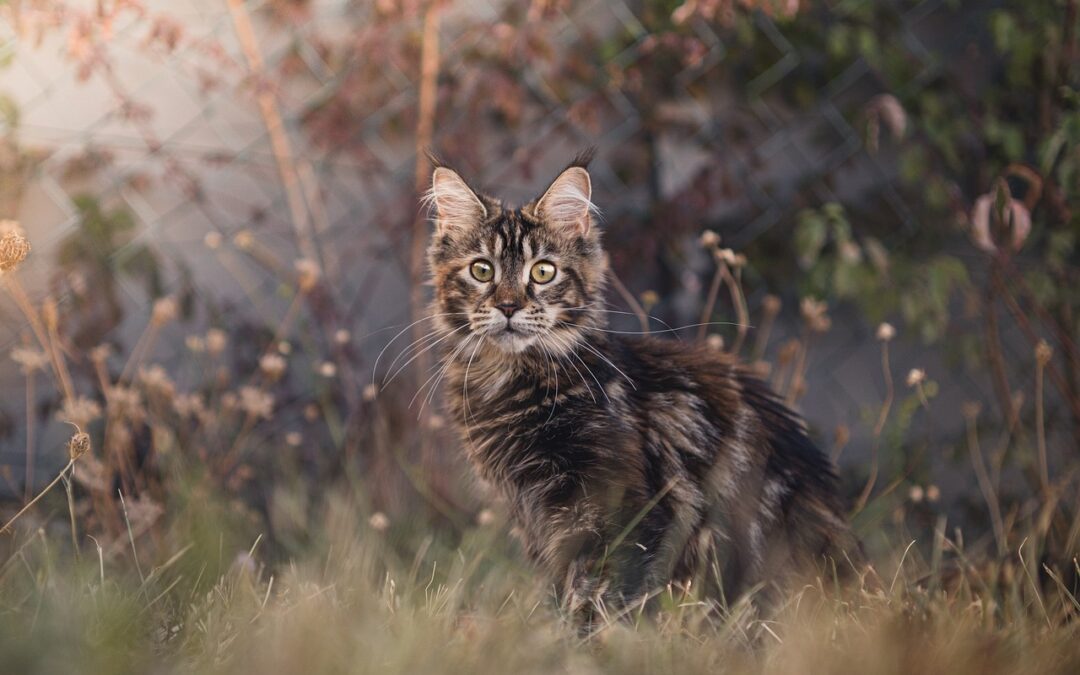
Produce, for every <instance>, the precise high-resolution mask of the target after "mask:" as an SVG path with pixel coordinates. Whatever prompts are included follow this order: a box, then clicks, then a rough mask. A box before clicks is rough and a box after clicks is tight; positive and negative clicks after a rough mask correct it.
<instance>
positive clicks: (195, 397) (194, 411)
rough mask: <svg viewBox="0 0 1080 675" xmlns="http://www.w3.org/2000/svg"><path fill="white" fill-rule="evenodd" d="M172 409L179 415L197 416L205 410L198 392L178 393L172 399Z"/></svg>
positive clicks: (185, 416)
mask: <svg viewBox="0 0 1080 675" xmlns="http://www.w3.org/2000/svg"><path fill="white" fill-rule="evenodd" d="M173 410H175V411H176V414H177V415H179V416H180V417H184V418H187V417H197V416H200V415H202V414H203V412H205V410H206V404H205V403H203V398H202V396H201V395H199V394H179V395H177V396H176V397H175V398H174V399H173Z"/></svg>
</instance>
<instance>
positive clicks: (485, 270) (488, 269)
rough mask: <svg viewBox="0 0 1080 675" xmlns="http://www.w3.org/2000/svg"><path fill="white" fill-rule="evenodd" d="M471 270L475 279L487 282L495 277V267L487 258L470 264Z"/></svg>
mask: <svg viewBox="0 0 1080 675" xmlns="http://www.w3.org/2000/svg"><path fill="white" fill-rule="evenodd" d="M469 272H470V273H472V275H473V279H476V280H477V281H483V282H485V283H486V282H488V281H491V280H492V279H494V278H495V268H494V267H493V266H492V265H491V263H489V262H488V261H486V260H477V261H476V262H474V263H473V264H471V265H469Z"/></svg>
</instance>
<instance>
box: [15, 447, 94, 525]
mask: <svg viewBox="0 0 1080 675" xmlns="http://www.w3.org/2000/svg"><path fill="white" fill-rule="evenodd" d="M73 466H75V460H73V459H72V460H68V463H67V466H65V467H64V468H63V469H60V475H58V476H57V477H56V478H54V479H53V480H52V482H51V483H49V484H48V485H46V486H45V489H44V490H42V491H41V492H39V493H38V495H37V496H36V497H34V498H33V499H31V500H30V501H29V502H28V503H27V504H26V506H24V507H22V508H21V509H19V512H18V513H16V514H15V515H14V516H12V517H11V520H9V521H7V523H5V524H4V526H3V527H0V534H3V533H4V532H7V531H8V529H9V528H10V527H11V525H12V524H13V523H14V522H15V521H16V520H18V519H19V517H20V516H22V514H24V513H26V512H27V511H29V510H30V507H31V506H33V505H34V504H37V502H38V500H39V499H41V498H42V497H44V496H45V494H46V493H47V492H48V491H49V490H51V489H53V488H54V487H56V484H57V483H59V482H60V479H62V478H63V477H64V474H65V473H66V472H67V471H69V470H70V469H71V468H72V467H73Z"/></svg>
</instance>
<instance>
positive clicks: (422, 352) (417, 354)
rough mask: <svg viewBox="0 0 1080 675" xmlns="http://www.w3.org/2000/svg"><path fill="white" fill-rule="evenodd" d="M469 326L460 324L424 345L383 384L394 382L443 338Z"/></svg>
mask: <svg viewBox="0 0 1080 675" xmlns="http://www.w3.org/2000/svg"><path fill="white" fill-rule="evenodd" d="M468 327H469V324H465V325H464V326H459V327H457V328H455V329H454V330H452V331H450V332H449V333H447V334H446V335H444V336H442V337H441V338H439V339H438V340H436V341H435V342H432V343H431V344H429V345H428V346H427V347H424V348H423V349H422V350H420V351H418V352H417V353H416V354H414V355H413V356H412V358H410V359H409V360H408V361H406V362H405V363H403V364H401V367H399V368H398V369H397V370H396V371H394V374H393V375H391V376H390V378H389V379H386V380H384V381H383V383H382V386H383V387H385V386H386V385H388V384H390V383H391V382H393V381H394V378H395V377H397V376H398V375H399V374H401V371H403V370H405V369H406V368H408V367H409V364H410V363H412V362H413V361H415V360H416V359H418V358H420V357H421V356H422V355H423V354H425V353H427V352H429V351H431V350H432V349H434V348H435V346H436V345H437V344H439V343H440V342H442V341H443V340H445V339H447V338H449V337H450V336H451V335H454V334H455V333H457V332H459V331H461V330H463V329H465V328H468Z"/></svg>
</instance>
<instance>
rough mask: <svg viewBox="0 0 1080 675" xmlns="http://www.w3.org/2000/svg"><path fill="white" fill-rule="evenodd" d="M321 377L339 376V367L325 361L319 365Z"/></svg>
mask: <svg viewBox="0 0 1080 675" xmlns="http://www.w3.org/2000/svg"><path fill="white" fill-rule="evenodd" d="M319 375H322V376H323V377H327V378H329V377H333V376H335V375H337V366H335V365H334V364H333V363H332V362H330V361H323V362H322V363H320V364H319Z"/></svg>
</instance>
